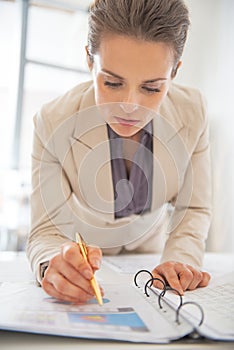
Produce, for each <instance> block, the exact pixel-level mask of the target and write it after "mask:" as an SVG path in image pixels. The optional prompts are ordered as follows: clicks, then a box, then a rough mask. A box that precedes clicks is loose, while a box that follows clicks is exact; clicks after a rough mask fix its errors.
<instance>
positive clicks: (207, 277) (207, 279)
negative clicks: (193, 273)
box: [198, 272, 211, 287]
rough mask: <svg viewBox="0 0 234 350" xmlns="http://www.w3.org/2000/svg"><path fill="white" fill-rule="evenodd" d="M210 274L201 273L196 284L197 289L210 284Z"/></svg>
mask: <svg viewBox="0 0 234 350" xmlns="http://www.w3.org/2000/svg"><path fill="white" fill-rule="evenodd" d="M210 278H211V276H210V274H209V273H208V272H202V280H201V282H200V283H199V284H198V287H206V286H207V285H208V284H209V282H210Z"/></svg>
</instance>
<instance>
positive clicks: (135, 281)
mask: <svg viewBox="0 0 234 350" xmlns="http://www.w3.org/2000/svg"><path fill="white" fill-rule="evenodd" d="M142 272H146V273H148V274H149V275H150V276H151V279H153V278H154V276H153V275H152V273H151V272H150V271H148V270H139V271H138V272H137V273H136V274H135V276H134V283H135V285H136V286H137V287H138V288H139V287H140V286H139V285H138V284H137V276H138V275H139V274H140V273H142ZM152 284H153V281H152V282H151V285H150V287H151V286H152Z"/></svg>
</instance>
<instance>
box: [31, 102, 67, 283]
mask: <svg viewBox="0 0 234 350" xmlns="http://www.w3.org/2000/svg"><path fill="white" fill-rule="evenodd" d="M44 114H46V113H45V111H44V110H43V109H42V111H41V112H40V113H38V114H37V115H36V116H35V117H34V136H33V152H32V193H31V228H30V233H29V237H28V240H27V247H26V252H27V256H28V259H29V261H30V263H31V268H32V270H33V272H34V274H35V275H36V278H37V280H38V281H39V282H40V280H41V276H40V264H41V263H43V262H45V261H47V260H50V259H51V258H52V257H53V256H55V255H56V254H57V253H59V251H60V249H61V248H60V247H61V245H62V244H63V243H65V242H66V241H68V240H69V237H68V236H69V232H70V233H71V231H72V218H71V217H69V214H67V213H69V210H66V208H67V206H69V204H71V200H72V193H71V188H70V185H69V181H68V179H67V177H66V174H65V172H64V169H63V168H62V166H61V164H60V162H59V161H58V159H57V157H56V153H55V152H54V149H53V137H52V135H53V132H52V130H51V127H50V123H49V120H48V118H44V117H43V116H44ZM61 189H62V190H61ZM65 232H66V234H65ZM67 233H68V235H67Z"/></svg>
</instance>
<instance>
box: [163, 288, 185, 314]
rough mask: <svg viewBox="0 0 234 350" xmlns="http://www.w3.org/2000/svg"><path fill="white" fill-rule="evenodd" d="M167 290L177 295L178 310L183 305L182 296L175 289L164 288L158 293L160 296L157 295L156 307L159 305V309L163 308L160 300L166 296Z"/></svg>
mask: <svg viewBox="0 0 234 350" xmlns="http://www.w3.org/2000/svg"><path fill="white" fill-rule="evenodd" d="M168 290H171V291H173V292H176V293H177V294H178V295H179V297H180V304H179V306H178V308H180V307H181V306H182V305H183V297H182V295H181V294H180V292H179V291H178V290H177V289H175V288H171V287H168V286H165V289H164V290H163V291H162V292H161V293H160V295H159V297H158V305H159V307H160V309H162V308H163V307H162V304H161V299H162V298H163V297H164V295H165V294H166V292H167V291H168ZM178 308H177V310H178Z"/></svg>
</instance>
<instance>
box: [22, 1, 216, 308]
mask: <svg viewBox="0 0 234 350" xmlns="http://www.w3.org/2000/svg"><path fill="white" fill-rule="evenodd" d="M188 27H189V18H188V11H187V8H186V7H185V5H184V3H183V1H182V0H148V1H145V0H137V1H136V0H118V1H114V0H96V1H95V2H94V3H93V5H92V6H91V8H90V15H89V35H88V45H87V48H86V51H87V61H88V65H89V68H90V71H91V73H92V78H93V79H92V82H87V83H83V84H81V85H79V86H77V87H75V88H74V89H73V90H71V91H69V92H68V93H67V94H66V95H65V96H63V97H60V98H58V99H56V100H55V101H53V102H50V103H48V104H47V105H45V106H44V107H43V108H42V110H41V111H40V112H39V113H38V114H37V115H36V116H35V118H34V122H35V133H34V149H33V176H32V186H33V192H32V199H31V203H32V204H31V206H32V227H31V233H30V236H29V239H28V246H27V252H28V256H29V259H30V261H31V264H32V267H33V270H34V272H35V274H36V276H37V280H38V281H39V283H41V285H42V287H43V288H44V290H45V291H46V292H47V293H48V294H49V295H51V296H53V297H56V298H59V299H63V300H67V301H75V302H77V301H79V302H85V301H87V300H88V299H89V298H92V297H93V290H92V288H91V285H90V279H91V278H92V276H93V273H94V272H95V270H97V269H99V268H100V264H101V256H102V253H104V254H105V253H108V254H121V253H123V252H130V251H131V252H139V253H140V252H159V251H162V259H161V263H160V265H158V266H156V267H155V268H154V270H153V275H154V276H155V277H159V278H161V279H163V280H164V281H165V282H166V283H167V284H169V285H170V286H171V287H172V288H176V289H177V290H178V291H179V292H180V293H181V294H183V291H185V290H188V289H189V290H192V289H195V288H197V287H202V286H206V285H207V284H208V282H209V279H210V276H209V274H208V273H206V272H202V271H201V270H200V269H201V266H202V259H203V254H204V249H205V240H206V237H207V233H208V230H209V225H210V198H211V193H210V183H211V181H210V168H209V140H208V128H207V119H206V115H205V110H204V103H203V100H202V97H201V95H200V93H199V92H198V91H196V90H195V89H190V88H185V87H181V86H178V85H176V84H174V83H173V79H174V77H175V76H176V73H177V70H178V68H179V67H180V65H181V61H180V59H181V55H182V51H183V48H184V44H185V41H186V36H187V30H188ZM77 231H78V232H80V233H82V235H83V236H84V238H85V239H86V240H87V241H88V242H89V243H90V244H92V246H89V247H88V262H86V261H84V259H83V258H82V255H81V252H80V250H79V248H78V246H77V244H76V243H75V242H73V241H74V240H75V232H77ZM165 231H167V233H168V236H167V237H166V234H165ZM165 241H166V242H165ZM155 286H157V284H156V283H155ZM158 287H159V286H158Z"/></svg>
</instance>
